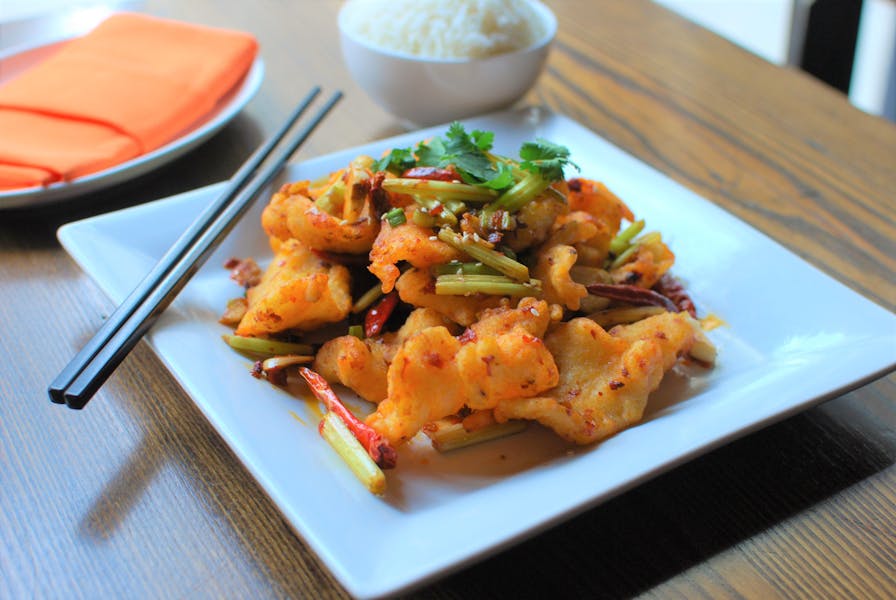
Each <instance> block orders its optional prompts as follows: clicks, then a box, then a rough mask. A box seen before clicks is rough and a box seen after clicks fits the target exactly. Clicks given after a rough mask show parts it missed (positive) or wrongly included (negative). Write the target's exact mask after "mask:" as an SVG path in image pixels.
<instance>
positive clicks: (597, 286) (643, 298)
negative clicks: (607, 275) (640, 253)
mask: <svg viewBox="0 0 896 600" xmlns="http://www.w3.org/2000/svg"><path fill="white" fill-rule="evenodd" d="M585 288H586V289H587V290H588V293H590V294H594V295H595V296H601V297H603V298H610V299H611V300H619V301H620V302H628V303H629V304H634V305H636V306H659V307H662V308H665V309H666V310H668V311H669V312H678V307H677V306H675V304H674V303H673V302H672V301H671V300H669V299H668V298H666V297H665V296H663V295H662V294H660V293H658V292H654V291H653V290H648V289H645V288H642V287H638V286H636V285H625V284H622V283H617V284H612V283H592V284H590V285H586V286H585Z"/></svg>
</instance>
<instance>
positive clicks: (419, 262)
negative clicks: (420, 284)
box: [367, 211, 463, 293]
mask: <svg viewBox="0 0 896 600" xmlns="http://www.w3.org/2000/svg"><path fill="white" fill-rule="evenodd" d="M462 257H463V254H462V253H461V252H460V251H458V250H456V249H454V248H452V247H451V246H449V245H448V244H446V243H445V242H443V241H441V240H440V239H438V238H437V237H436V236H435V234H434V233H433V232H432V230H431V229H429V228H426V227H420V226H419V225H417V224H415V223H414V222H412V221H411V220H410V211H408V221H407V222H405V223H403V224H401V225H398V226H397V227H392V226H391V225H389V224H388V223H384V224H383V226H382V228H381V229H380V233H379V235H378V236H377V237H376V240H375V241H374V242H373V250H371V252H370V266H369V267H367V268H368V270H369V271H370V272H371V273H373V274H374V275H376V276H377V277H378V278H379V280H380V281H382V282H383V292H384V293H389V292H391V291H392V288H393V287H394V286H395V281H396V280H397V279H398V277H399V275H400V274H401V273H400V272H399V270H398V267H397V266H395V265H396V264H397V263H398V262H400V261H403V260H406V261H408V262H409V263H411V264H412V265H413V266H415V267H417V268H418V269H426V268H428V267H431V266H432V265H440V264H443V263H446V262H450V261H452V260H460V259H461V258H462Z"/></svg>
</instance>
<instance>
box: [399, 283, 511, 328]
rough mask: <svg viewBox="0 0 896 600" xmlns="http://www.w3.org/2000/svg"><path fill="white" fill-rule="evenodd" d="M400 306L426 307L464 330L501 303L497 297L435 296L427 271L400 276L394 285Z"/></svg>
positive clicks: (434, 286)
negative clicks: (478, 317)
mask: <svg viewBox="0 0 896 600" xmlns="http://www.w3.org/2000/svg"><path fill="white" fill-rule="evenodd" d="M395 289H397V290H398V295H399V297H400V298H401V300H402V302H407V303H408V304H410V305H412V306H419V307H426V308H431V309H433V310H435V311H436V312H438V313H440V314H442V315H445V316H446V317H448V318H449V319H451V320H452V321H453V322H455V323H460V324H461V325H464V326H467V325H470V324H471V323H473V322H474V321H475V320H476V316H477V315H478V314H479V313H480V312H482V311H483V310H485V309H487V308H494V307H496V306H498V305H499V304H500V303H501V297H500V296H489V295H486V294H474V295H472V296H447V295H440V294H436V280H435V278H434V277H433V276H432V275H430V274H429V271H428V270H420V269H409V270H408V271H405V272H404V273H402V275H401V277H399V278H398V281H397V282H396V284H395Z"/></svg>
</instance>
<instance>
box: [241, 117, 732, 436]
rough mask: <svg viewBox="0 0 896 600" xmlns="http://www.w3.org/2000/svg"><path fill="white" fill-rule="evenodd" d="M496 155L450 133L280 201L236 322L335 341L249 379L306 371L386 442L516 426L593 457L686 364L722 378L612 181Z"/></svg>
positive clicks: (545, 151) (542, 148)
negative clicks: (351, 404)
mask: <svg viewBox="0 0 896 600" xmlns="http://www.w3.org/2000/svg"><path fill="white" fill-rule="evenodd" d="M492 143H493V136H492V135H491V134H490V133H489V132H482V131H473V132H470V133H468V132H467V131H466V130H465V129H464V128H463V127H462V126H461V125H460V124H457V123H455V124H453V125H452V126H451V128H450V129H449V130H448V131H447V132H446V134H445V136H443V137H436V138H433V139H431V140H427V141H424V142H421V143H419V144H418V145H417V146H416V147H415V148H397V149H393V150H392V151H390V152H389V153H387V154H385V155H384V156H382V157H380V158H379V159H375V158H373V157H369V156H359V157H357V158H356V159H355V160H353V161H352V163H351V164H349V165H347V166H346V167H345V168H344V169H340V170H338V171H336V172H334V173H331V174H329V175H328V176H327V177H326V178H324V179H322V180H320V181H316V182H311V181H299V182H295V183H290V184H287V185H284V186H283V187H282V188H281V189H280V190H279V191H278V192H277V193H276V194H274V196H273V197H272V198H271V200H270V203H269V204H268V205H267V207H266V208H265V210H264V213H263V216H262V226H263V228H264V231H265V232H266V233H267V235H268V236H269V238H270V244H271V249H272V251H273V254H274V257H273V260H272V261H271V262H270V264H269V265H268V266H267V267H266V268H265V269H264V270H263V271H260V272H258V273H256V276H254V277H251V278H248V279H246V278H243V279H240V282H241V283H242V284H244V285H245V286H246V294H245V298H242V299H239V300H237V301H235V304H231V305H229V306H228V311H227V317H226V319H225V322H227V323H230V324H233V325H235V335H236V336H237V337H239V338H258V339H261V340H267V341H270V340H274V341H283V342H286V343H287V344H290V343H298V344H303V343H305V344H307V343H308V341H309V340H310V339H311V337H309V336H310V335H311V334H312V333H313V332H316V331H319V330H320V329H321V328H326V330H327V331H330V332H335V334H333V335H331V336H330V337H329V339H327V340H326V341H324V342H323V343H322V344H321V345H314V344H311V345H310V346H307V347H306V349H305V350H304V351H302V352H297V353H296V355H295V357H294V358H293V359H287V360H280V361H276V364H274V363H271V365H272V366H270V367H264V366H262V367H260V368H259V369H256V374H262V375H267V376H268V379H269V380H271V381H273V382H275V383H277V382H278V381H281V379H279V378H278V376H277V375H278V372H279V371H280V370H281V369H282V368H284V365H285V366H287V367H288V366H290V365H294V364H301V363H303V362H306V363H307V362H312V361H313V364H312V365H311V368H312V370H313V371H314V372H316V373H317V374H319V375H320V376H321V377H322V379H323V380H326V381H328V382H331V383H337V384H341V385H343V386H345V387H348V388H350V389H352V390H353V391H354V392H356V393H357V394H358V395H359V396H361V397H362V398H364V399H365V400H368V401H370V402H372V403H375V404H376V410H375V411H374V412H373V413H372V414H371V415H370V416H369V417H368V418H367V419H366V423H365V426H366V427H369V428H371V429H372V430H373V431H374V432H375V433H376V434H377V435H378V436H381V438H383V439H385V440H386V441H387V442H388V443H389V444H392V445H400V444H403V443H405V442H407V441H408V440H410V439H411V438H413V437H414V436H416V435H417V434H418V433H420V432H421V431H423V432H426V433H431V432H432V431H435V430H438V429H439V427H438V426H436V425H437V424H439V423H445V422H450V423H455V424H461V425H462V426H463V428H464V429H465V430H467V431H470V432H475V431H476V430H477V429H480V428H482V427H485V426H493V425H495V424H501V423H505V422H509V421H517V420H524V421H536V422H538V423H540V424H541V425H543V426H545V427H548V428H550V429H552V430H554V431H555V432H556V433H557V434H558V435H560V436H562V437H563V438H565V439H567V440H569V441H570V442H573V443H576V444H590V443H593V442H596V441H599V440H601V439H604V438H606V437H608V436H610V435H613V434H614V433H616V432H618V431H620V430H622V429H624V428H626V427H628V426H630V425H633V424H635V423H637V422H638V421H639V420H640V419H641V418H642V416H643V414H644V410H645V406H646V405H647V400H648V397H649V395H650V393H651V392H652V391H654V390H655V389H656V388H657V387H658V386H659V384H660V381H661V380H662V378H663V375H664V374H665V373H666V372H668V371H669V370H670V369H671V368H673V367H674V366H675V365H676V363H677V362H678V361H679V360H680V359H682V357H688V356H690V357H692V358H694V359H696V360H697V361H698V362H699V363H701V364H704V365H707V366H708V365H709V364H711V363H712V361H713V360H714V358H715V349H714V348H713V346H712V344H711V343H710V342H709V341H708V340H707V338H706V336H705V335H704V333H703V330H702V329H701V326H700V323H699V322H698V320H697V319H696V318H695V317H696V312H695V310H694V305H693V303H692V302H691V301H690V299H689V298H688V297H687V294H686V293H685V292H684V290H683V288H682V287H681V285H680V284H679V283H678V282H676V281H675V280H674V279H672V278H671V276H670V275H669V270H670V268H671V267H672V265H673V263H674V260H675V256H674V254H673V253H672V251H671V250H670V249H669V248H668V247H667V246H666V244H665V243H664V242H663V239H662V236H661V235H660V234H659V233H658V232H646V233H645V232H643V227H644V222H643V221H641V220H637V219H636V218H635V215H633V214H632V212H631V210H629V208H628V207H627V206H626V205H625V203H624V202H623V201H622V200H621V199H619V198H618V197H616V196H615V195H614V194H613V193H612V192H611V191H610V190H608V189H607V187H606V186H604V185H603V184H602V183H600V182H598V181H594V180H590V179H584V178H578V177H575V178H567V177H565V174H564V170H569V169H571V168H576V167H575V165H574V164H573V163H572V162H571V161H570V159H569V153H568V150H567V149H566V148H564V147H562V146H559V145H556V144H553V143H551V142H548V141H545V140H536V141H534V142H529V143H527V144H524V145H523V147H522V148H521V149H520V152H519V155H520V157H519V159H511V158H508V157H504V156H499V155H496V154H494V153H493V152H492ZM237 264H238V265H239V268H238V269H235V272H236V271H238V272H240V273H243V274H245V273H246V272H247V269H246V268H245V267H246V261H236V262H235V263H234V264H233V265H232V266H236V265H237ZM248 271H249V272H252V269H248ZM446 420H447V421H446ZM434 424H436V425H434Z"/></svg>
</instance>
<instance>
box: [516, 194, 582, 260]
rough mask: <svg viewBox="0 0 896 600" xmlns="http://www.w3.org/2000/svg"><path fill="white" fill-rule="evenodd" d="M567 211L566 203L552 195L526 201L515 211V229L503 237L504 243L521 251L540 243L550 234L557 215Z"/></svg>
mask: <svg viewBox="0 0 896 600" xmlns="http://www.w3.org/2000/svg"><path fill="white" fill-rule="evenodd" d="M567 212H569V207H568V206H567V205H566V203H565V202H563V201H561V200H559V199H557V198H555V197H553V196H549V195H544V196H541V197H539V198H536V199H535V200H533V201H531V202H528V203H527V204H526V205H525V206H523V207H522V208H521V209H520V210H519V211H518V212H517V213H516V220H517V226H516V229H514V230H513V231H511V232H509V233H508V234H507V235H506V236H505V237H504V240H503V243H504V245H506V246H508V247H509V248H511V249H512V250H513V251H514V252H521V251H523V250H525V249H527V248H531V247H533V246H537V245H538V244H541V243H542V242H544V241H545V240H546V239H547V238H548V235H550V233H551V229H552V228H553V226H554V221H556V220H557V217H559V216H560V215H564V214H566V213H567Z"/></svg>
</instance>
